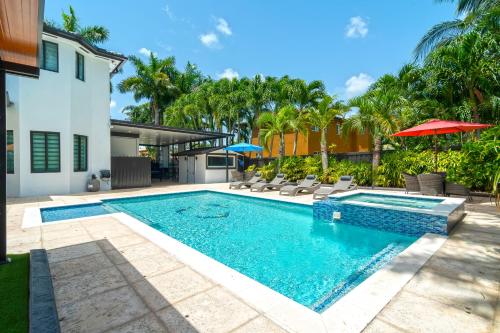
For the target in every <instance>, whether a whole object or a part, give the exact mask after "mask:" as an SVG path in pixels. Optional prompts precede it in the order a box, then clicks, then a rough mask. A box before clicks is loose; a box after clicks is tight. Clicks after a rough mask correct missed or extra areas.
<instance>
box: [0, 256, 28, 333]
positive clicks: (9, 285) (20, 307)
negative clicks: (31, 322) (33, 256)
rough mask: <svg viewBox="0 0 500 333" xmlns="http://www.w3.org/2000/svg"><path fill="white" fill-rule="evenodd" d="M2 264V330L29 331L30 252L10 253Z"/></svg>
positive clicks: (0, 268) (10, 331)
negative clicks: (6, 262)
mask: <svg viewBox="0 0 500 333" xmlns="http://www.w3.org/2000/svg"><path fill="white" fill-rule="evenodd" d="M9 258H10V259H11V260H12V262H11V263H9V264H5V265H0V318H1V320H0V327H1V329H0V331H2V332H5V333H14V332H15V333H18V332H23V333H24V332H28V297H29V291H28V290H29V287H28V283H29V282H28V281H29V280H28V278H29V254H28V253H26V254H16V255H15V254H12V255H9Z"/></svg>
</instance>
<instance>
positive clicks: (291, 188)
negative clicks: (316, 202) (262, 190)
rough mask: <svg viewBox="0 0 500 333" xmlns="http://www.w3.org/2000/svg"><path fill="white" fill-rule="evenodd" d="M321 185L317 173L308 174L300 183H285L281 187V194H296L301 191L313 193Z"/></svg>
mask: <svg viewBox="0 0 500 333" xmlns="http://www.w3.org/2000/svg"><path fill="white" fill-rule="evenodd" d="M320 186H321V182H319V181H318V180H317V177H316V175H307V176H306V178H304V180H302V181H301V182H300V183H299V184H298V185H285V186H283V187H282V188H281V189H280V195H283V194H288V195H290V196H296V195H297V194H298V193H300V192H308V193H313V192H314V191H316V190H317V189H318V188H319V187H320Z"/></svg>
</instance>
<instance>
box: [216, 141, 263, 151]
mask: <svg viewBox="0 0 500 333" xmlns="http://www.w3.org/2000/svg"><path fill="white" fill-rule="evenodd" d="M224 150H230V151H235V152H238V153H246V152H254V151H258V152H261V151H262V147H261V146H256V145H252V144H249V143H246V142H242V143H237V144H235V145H231V146H227V147H226V148H224Z"/></svg>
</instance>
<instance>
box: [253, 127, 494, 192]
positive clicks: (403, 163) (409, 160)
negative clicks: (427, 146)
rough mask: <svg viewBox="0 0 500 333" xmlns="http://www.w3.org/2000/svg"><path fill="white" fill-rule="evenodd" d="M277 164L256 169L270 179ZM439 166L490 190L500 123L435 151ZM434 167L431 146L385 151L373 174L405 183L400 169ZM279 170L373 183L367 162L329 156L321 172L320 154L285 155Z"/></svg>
mask: <svg viewBox="0 0 500 333" xmlns="http://www.w3.org/2000/svg"><path fill="white" fill-rule="evenodd" d="M275 168H276V164H275V163H271V164H269V165H266V166H265V167H263V168H260V169H259V171H261V172H263V173H264V177H266V178H268V179H270V178H272V177H274V175H275ZM438 170H439V171H445V172H446V173H447V179H448V180H449V181H453V182H457V183H459V184H463V185H466V186H468V187H470V188H471V189H473V190H482V191H491V190H492V189H493V187H494V186H493V184H495V177H500V176H497V175H498V174H499V173H500V127H499V126H497V127H494V128H491V129H489V130H487V131H484V132H483V133H482V135H481V138H480V139H479V140H476V141H470V142H468V143H466V144H464V145H463V147H462V150H461V151H445V152H440V153H439V154H438ZM433 171H434V152H433V151H432V150H424V151H418V150H399V151H393V152H386V153H385V154H384V155H383V156H382V159H381V164H380V166H379V167H378V169H377V174H376V176H375V182H374V183H375V185H377V186H383V187H404V185H405V184H404V179H403V176H402V173H403V172H405V173H409V174H411V175H418V174H420V173H430V172H433ZM281 172H283V173H284V174H286V175H287V179H288V180H290V181H297V180H300V179H303V178H304V177H305V176H306V175H308V174H315V175H318V176H319V178H320V180H321V181H322V182H324V183H335V182H336V181H337V180H338V179H339V178H340V176H342V175H352V176H354V178H355V179H356V183H357V184H358V185H361V186H369V185H371V184H372V176H373V175H372V168H371V164H370V163H367V162H361V163H354V162H350V161H348V160H343V161H337V160H336V159H335V158H334V157H331V158H330V160H329V164H328V168H327V169H326V170H325V172H323V170H322V167H321V158H320V156H308V157H288V158H284V159H283V163H282V165H281Z"/></svg>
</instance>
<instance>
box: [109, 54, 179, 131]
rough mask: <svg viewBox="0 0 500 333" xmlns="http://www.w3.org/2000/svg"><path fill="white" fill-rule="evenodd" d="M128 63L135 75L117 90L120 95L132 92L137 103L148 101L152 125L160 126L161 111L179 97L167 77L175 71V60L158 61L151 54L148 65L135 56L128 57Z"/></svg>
mask: <svg viewBox="0 0 500 333" xmlns="http://www.w3.org/2000/svg"><path fill="white" fill-rule="evenodd" d="M129 61H130V63H132V65H133V66H134V67H135V72H136V74H135V75H134V76H131V77H128V78H126V79H124V80H123V81H121V82H120V83H119V84H118V90H120V92H121V93H126V92H132V93H133V94H134V99H135V100H136V101H137V102H139V101H140V100H142V99H144V98H145V99H148V100H149V110H150V112H151V115H152V118H153V119H154V123H155V125H161V124H162V122H163V109H164V108H165V106H166V105H169V104H170V103H171V102H172V101H173V100H174V99H175V98H176V97H177V96H179V89H178V88H177V87H176V86H175V84H174V83H173V80H172V79H171V75H169V73H171V72H173V71H175V67H174V65H175V59H174V58H173V57H168V58H166V59H159V58H157V57H156V56H155V55H154V54H153V53H151V55H150V57H149V63H148V64H145V63H144V62H143V61H142V60H141V59H139V58H138V57H135V56H130V57H129Z"/></svg>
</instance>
